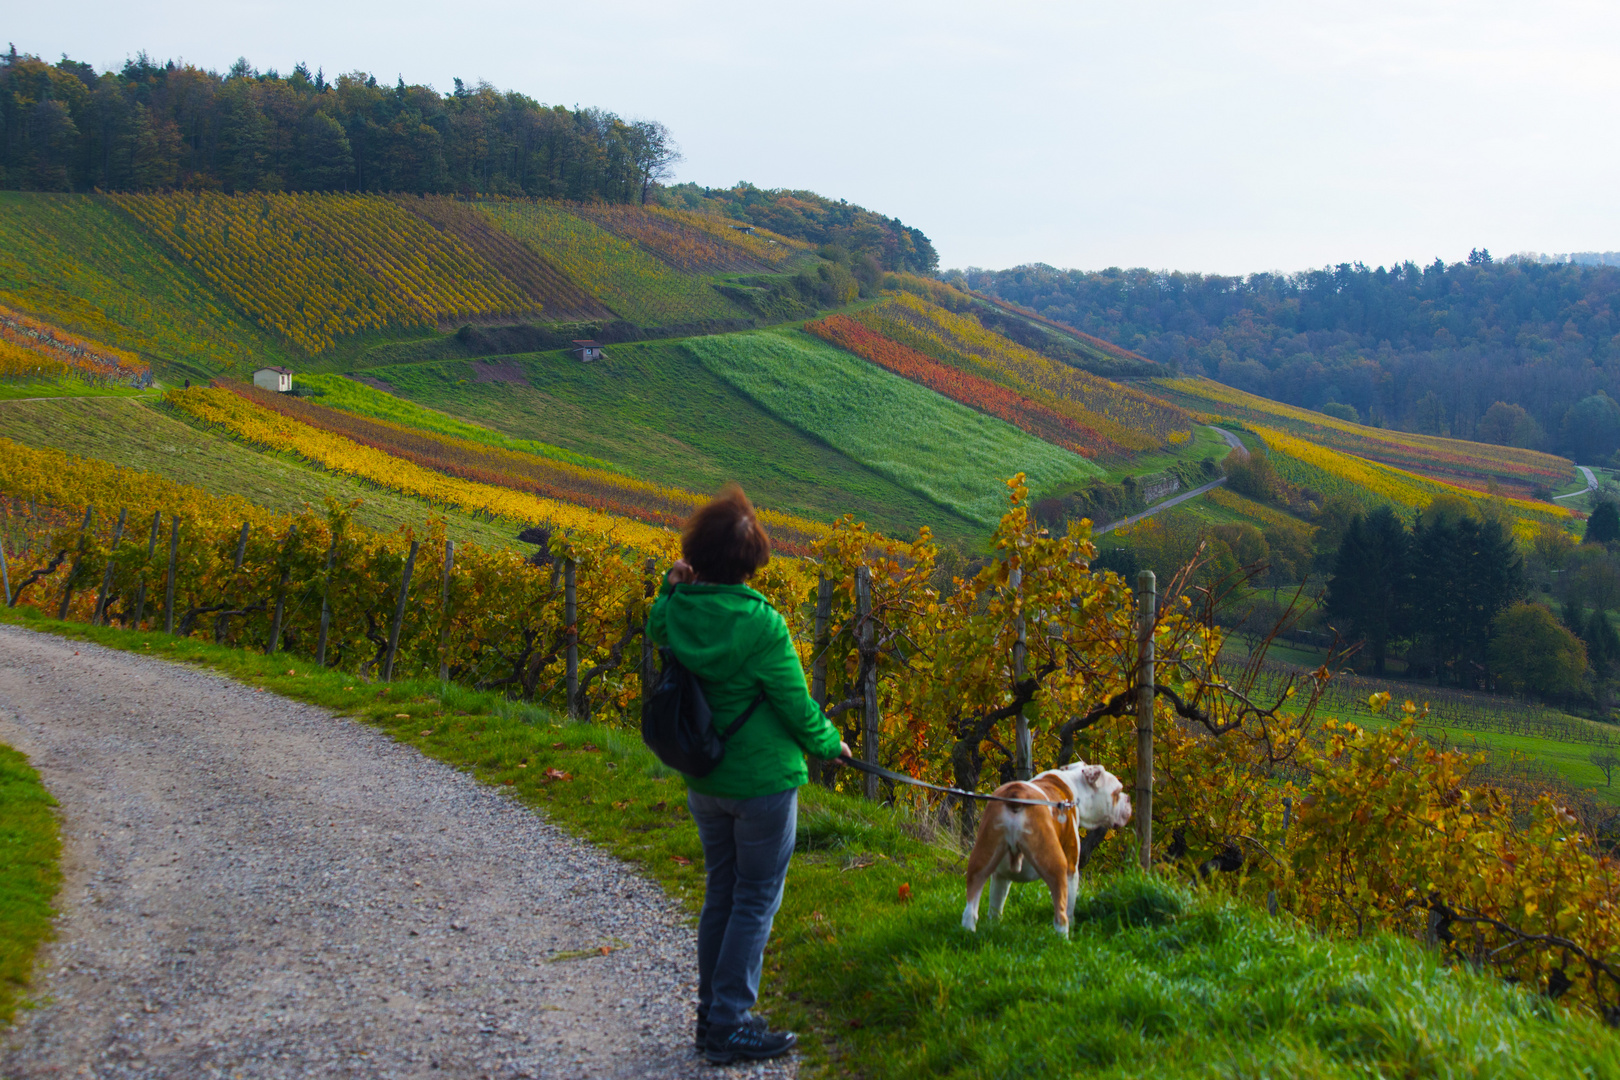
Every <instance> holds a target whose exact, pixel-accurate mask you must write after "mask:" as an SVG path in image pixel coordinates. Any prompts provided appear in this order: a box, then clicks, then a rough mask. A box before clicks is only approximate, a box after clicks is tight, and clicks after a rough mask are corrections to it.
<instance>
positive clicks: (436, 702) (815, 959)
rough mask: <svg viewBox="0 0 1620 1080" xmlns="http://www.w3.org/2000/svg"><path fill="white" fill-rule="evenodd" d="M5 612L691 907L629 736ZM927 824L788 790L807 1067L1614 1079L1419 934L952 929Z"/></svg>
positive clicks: (1580, 1020)
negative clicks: (411, 772)
mask: <svg viewBox="0 0 1620 1080" xmlns="http://www.w3.org/2000/svg"><path fill="white" fill-rule="evenodd" d="M4 616H5V618H6V619H7V621H11V622H18V623H23V624H25V625H31V626H34V627H36V628H38V629H41V630H48V631H51V632H54V633H59V634H64V635H67V636H71V637H75V638H79V639H85V640H92V641H97V642H100V643H102V644H105V645H109V646H112V647H116V648H122V649H126V650H129V651H133V652H138V653H145V654H148V655H157V656H161V657H164V658H166V659H173V660H177V661H182V662H188V663H194V664H200V665H206V666H209V667H212V668H214V669H216V670H219V671H221V672H222V673H224V674H226V675H229V676H231V677H234V678H237V679H240V680H242V681H244V682H247V683H250V684H252V685H255V686H262V687H263V688H265V689H266V690H269V691H273V692H275V693H280V694H283V695H285V696H287V697H291V698H296V699H299V700H303V701H308V702H312V703H315V704H319V705H322V706H325V707H328V708H331V709H333V710H335V711H337V712H340V713H345V714H348V715H351V716H355V717H357V718H359V719H361V720H363V721H365V722H367V723H370V724H374V725H377V726H379V727H381V728H383V729H385V730H387V731H388V732H389V733H391V734H392V735H393V737H394V738H396V739H398V740H400V741H401V742H406V743H409V744H411V745H413V746H416V747H417V748H419V749H420V750H421V751H422V752H423V753H425V754H428V755H430V756H432V757H436V758H439V759H441V760H444V761H447V762H449V763H451V764H453V765H456V766H457V767H460V768H462V769H465V770H467V771H469V772H472V773H473V774H475V775H476V776H477V777H478V778H479V779H480V780H482V781H484V782H486V783H491V784H499V785H504V786H508V787H510V788H511V789H512V790H513V792H514V794H515V795H516V796H517V797H518V798H519V799H521V800H523V801H524V802H526V803H528V804H529V805H531V806H535V807H537V808H540V809H542V810H543V811H544V812H545V813H546V814H547V815H548V816H550V817H551V818H552V819H553V820H555V821H556V822H558V823H559V824H561V825H563V826H564V827H566V828H568V829H570V830H572V831H573V832H574V833H576V834H577V835H579V836H582V837H584V838H586V839H589V840H591V841H593V842H595V843H598V844H600V845H602V846H603V847H605V848H607V849H608V850H610V851H612V852H613V853H615V854H616V855H619V856H620V857H622V858H625V859H628V860H630V861H632V862H635V863H636V864H638V865H639V866H640V867H641V868H642V869H643V870H644V871H645V872H646V873H647V874H648V875H649V876H651V877H653V878H655V879H656V880H658V881H659V882H661V883H662V884H663V885H664V887H665V888H666V889H667V890H668V891H669V893H670V895H672V896H673V897H675V898H676V899H677V900H679V901H680V902H681V903H683V904H684V905H685V906H686V907H687V908H688V910H692V911H695V910H696V909H697V907H698V905H699V904H700V902H701V897H702V891H703V879H702V853H701V850H700V848H699V845H698V841H697V836H696V832H695V830H694V829H693V827H692V825H691V822H690V820H689V818H688V817H687V815H686V813H685V808H684V805H683V802H684V799H683V796H684V788H683V785H682V783H681V781H680V779H679V777H677V776H673V775H671V774H670V773H669V772H668V770H666V769H664V768H663V767H662V766H660V765H659V764H658V763H657V762H656V761H655V760H654V759H653V758H652V757H651V756H650V755H649V754H648V753H647V752H646V751H645V750H644V749H643V748H642V747H641V745H640V741H639V739H638V738H637V736H636V735H635V734H634V733H631V732H624V731H618V730H612V729H608V728H604V727H600V726H594V725H588V724H571V723H567V722H564V721H562V720H560V719H559V718H557V717H556V716H554V715H553V714H551V713H550V712H548V711H546V710H544V709H539V708H534V707H532V706H526V705H521V704H515V703H511V702H507V701H504V700H502V699H500V698H498V697H496V696H495V695H492V694H484V693H476V692H473V691H470V690H466V689H462V688H459V687H453V686H450V687H447V686H444V685H442V684H439V683H436V682H406V683H396V684H394V685H392V686H384V687H378V686H375V685H367V684H364V683H360V682H358V681H356V680H354V679H353V678H352V677H351V676H349V675H346V674H344V673H341V672H333V671H325V670H321V669H317V668H315V667H314V666H313V665H312V664H310V663H308V662H306V661H304V660H301V659H296V658H289V657H287V656H277V657H265V656H261V655H257V654H252V653H246V652H239V651H234V650H228V649H223V648H218V647H216V646H213V645H208V644H202V643H199V642H195V641H189V640H179V639H173V638H166V637H164V636H163V635H162V634H152V633H141V632H134V631H122V630H108V629H95V628H91V627H88V626H85V625H82V624H76V623H74V624H68V623H58V622H55V621H53V620H48V619H44V618H40V617H38V616H37V615H36V614H35V613H32V612H29V611H23V612H14V611H8V612H5V613H4ZM928 834H929V830H928V829H926V828H925V827H923V826H922V824H921V823H920V822H918V821H916V820H915V819H912V818H909V817H907V816H906V815H904V814H902V813H897V812H893V811H889V810H885V809H882V808H880V807H875V806H872V805H869V804H865V803H861V802H859V801H856V800H852V799H849V798H847V797H844V796H839V795H834V794H830V793H828V792H825V791H823V790H821V789H819V788H816V787H814V786H812V787H809V788H806V789H805V790H804V792H803V801H802V805H801V810H800V834H799V854H798V856H797V857H796V859H795V860H794V865H793V869H792V871H791V873H790V876H789V882H788V888H787V894H786V900H785V903H784V905H783V907H782V911H781V913H780V915H779V916H778V918H777V923H776V934H775V936H774V938H773V941H772V944H771V948H770V951H769V952H768V953H767V956H766V976H765V981H764V998H763V1007H764V1008H765V1010H766V1011H767V1012H768V1013H769V1015H770V1016H771V1018H772V1020H773V1021H774V1022H775V1023H777V1024H783V1025H790V1026H793V1027H795V1028H796V1029H797V1030H799V1031H800V1032H801V1033H803V1034H804V1036H805V1038H804V1048H805V1057H806V1064H807V1065H808V1066H809V1068H808V1069H807V1073H815V1072H820V1073H822V1074H829V1073H830V1074H846V1075H859V1076H868V1077H879V1076H913V1075H926V1076H940V1077H961V1078H968V1077H1002V1076H1026V1075H1046V1074H1049V1073H1055V1074H1056V1075H1070V1074H1080V1073H1084V1074H1085V1075H1087V1076H1088V1077H1102V1078H1106V1077H1120V1078H1123V1077H1136V1076H1142V1075H1148V1074H1149V1073H1151V1075H1153V1076H1155V1077H1168V1078H1178V1077H1189V1078H1190V1077H1216V1076H1222V1077H1228V1076H1242V1077H1259V1076H1289V1077H1351V1076H1402V1077H1427V1076H1503V1077H1531V1076H1542V1075H1547V1069H1548V1067H1549V1063H1551V1062H1557V1061H1562V1062H1563V1063H1564V1064H1563V1065H1562V1066H1559V1067H1558V1070H1559V1072H1560V1073H1561V1074H1562V1075H1571V1076H1576V1075H1579V1076H1591V1077H1617V1076H1620V1039H1616V1037H1615V1036H1614V1035H1613V1034H1612V1033H1610V1032H1607V1031H1605V1030H1604V1029H1602V1028H1601V1027H1600V1026H1599V1025H1598V1024H1597V1023H1596V1022H1595V1021H1593V1020H1592V1019H1591V1018H1589V1017H1586V1016H1584V1015H1579V1014H1570V1013H1567V1012H1565V1011H1564V1010H1562V1009H1561V1008H1560V1007H1558V1006H1555V1005H1553V1004H1551V1003H1550V1002H1548V1001H1546V999H1544V998H1538V997H1534V996H1532V995H1529V994H1527V993H1525V992H1523V991H1521V990H1518V989H1515V988H1513V987H1510V986H1507V985H1505V984H1503V983H1501V982H1499V981H1496V980H1492V979H1488V978H1482V977H1478V976H1475V975H1473V974H1470V973H1468V972H1462V971H1456V970H1452V969H1447V968H1443V967H1441V966H1439V965H1438V964H1437V963H1436V962H1435V961H1434V959H1433V958H1432V957H1431V956H1430V955H1429V954H1427V953H1425V952H1423V951H1422V950H1420V949H1419V948H1418V947H1417V946H1415V945H1413V944H1411V943H1409V942H1404V941H1399V940H1396V939H1393V938H1387V937H1377V938H1373V939H1369V940H1365V941H1359V942H1352V941H1330V940H1325V939H1323V938H1321V937H1319V936H1317V935H1315V934H1312V933H1310V932H1309V931H1307V930H1304V929H1302V928H1300V927H1298V926H1295V925H1294V924H1292V923H1291V922H1290V921H1289V920H1287V919H1286V918H1271V917H1268V916H1266V915H1264V914H1262V913H1260V912H1258V911H1256V910H1253V909H1250V908H1247V907H1243V906H1239V905H1235V904H1232V903H1230V902H1228V901H1226V900H1223V899H1220V898H1218V897H1215V896H1211V895H1209V894H1207V893H1203V892H1200V891H1196V890H1192V889H1189V888H1186V887H1183V886H1180V885H1176V884H1171V883H1168V882H1165V881H1161V880H1149V879H1145V878H1141V877H1137V876H1132V875H1119V876H1113V877H1102V876H1096V877H1093V878H1091V879H1089V880H1087V881H1086V882H1085V883H1084V884H1083V885H1082V890H1083V892H1082V895H1081V898H1080V904H1079V909H1078V916H1077V920H1076V928H1075V932H1074V939H1073V940H1070V941H1068V942H1064V941H1060V940H1059V939H1057V938H1056V937H1055V935H1053V934H1052V932H1051V930H1050V926H1049V921H1050V908H1049V904H1048V902H1047V900H1046V898H1045V891H1044V889H1041V888H1040V887H1039V886H1024V887H1021V888H1019V889H1017V890H1015V891H1014V894H1013V897H1012V899H1011V901H1010V902H1009V904H1008V909H1007V914H1006V917H1005V919H1004V921H1003V922H1002V923H1000V924H993V923H988V922H986V923H981V926H980V931H979V933H978V934H976V935H968V934H966V933H965V932H964V931H962V929H961V927H960V925H959V921H958V920H959V915H960V910H961V903H962V880H961V870H962V862H961V858H960V855H959V853H958V852H957V850H956V848H955V846H954V845H953V844H951V843H949V842H944V841H938V840H932V841H931V840H929V839H927V836H928ZM1115 842H1119V841H1115Z"/></svg>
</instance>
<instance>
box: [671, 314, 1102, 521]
mask: <svg viewBox="0 0 1620 1080" xmlns="http://www.w3.org/2000/svg"><path fill="white" fill-rule="evenodd" d="M685 347H686V349H687V350H688V351H689V352H690V353H692V355H694V356H696V357H697V358H698V359H699V360H700V361H701V362H702V363H703V366H704V367H706V368H708V369H709V370H710V371H712V372H713V373H714V374H716V375H718V376H719V377H721V378H723V379H725V380H726V381H727V382H729V383H731V384H732V385H733V386H735V387H737V388H738V389H739V390H741V391H742V392H743V393H745V394H747V395H748V396H749V397H751V398H753V399H754V400H755V401H756V402H758V403H759V404H760V406H761V407H762V408H764V409H766V410H767V411H769V412H771V413H772V414H774V415H776V416H778V417H780V418H782V419H783V420H784V421H786V422H788V423H790V424H792V425H793V426H794V427H796V428H798V429H799V430H800V431H803V432H805V433H806V434H808V435H811V436H813V437H815V438H819V439H822V440H824V441H826V442H827V443H828V444H829V445H831V446H833V447H835V448H837V449H839V450H841V451H843V452H844V453H845V454H848V455H849V456H850V457H851V458H854V459H855V460H856V461H859V462H861V463H862V464H864V465H866V466H867V467H868V468H870V469H872V470H873V471H874V472H877V473H880V474H882V475H884V476H886V477H888V478H889V479H890V480H892V481H894V482H895V483H896V484H898V485H900V486H902V487H904V488H906V489H907V490H909V491H913V492H916V493H917V494H918V495H921V496H922V497H924V498H926V499H928V500H930V501H932V502H934V503H935V504H937V505H939V506H941V507H944V508H946V509H948V510H951V511H952V512H954V513H956V514H959V515H961V516H962V517H965V518H968V519H970V520H973V521H977V522H979V523H980V524H982V525H991V526H993V525H995V523H996V522H997V521H999V520H1000V519H1001V515H1002V514H1003V513H1005V512H1006V508H1007V488H1006V484H1005V483H1004V481H1006V480H1007V479H1008V478H1009V477H1011V476H1012V475H1013V474H1014V473H1019V472H1022V473H1024V474H1025V475H1026V476H1027V478H1028V480H1029V486H1030V490H1031V491H1032V492H1033V493H1035V494H1036V495H1039V494H1040V493H1043V492H1046V491H1049V490H1051V489H1053V488H1056V487H1059V486H1061V485H1064V484H1073V483H1078V482H1080V481H1082V480H1084V479H1086V478H1088V477H1091V476H1097V475H1100V474H1101V472H1102V470H1101V469H1100V468H1099V467H1098V466H1096V465H1094V464H1092V463H1091V462H1089V461H1087V460H1086V459H1085V458H1082V457H1081V456H1079V455H1078V454H1075V453H1072V452H1070V451H1068V450H1063V449H1060V448H1059V447H1056V446H1053V445H1051V444H1050V443H1046V442H1042V441H1041V440H1039V439H1037V438H1035V437H1034V436H1032V435H1029V434H1026V433H1025V432H1023V431H1020V430H1019V429H1017V428H1015V427H1013V426H1012V425H1011V424H1008V423H1006V422H1005V421H1002V420H997V419H995V418H994V417H989V416H986V415H984V414H983V413H980V412H976V411H974V410H973V409H970V408H968V407H967V406H965V405H959V404H957V403H956V402H954V401H951V400H950V399H949V398H946V397H944V396H943V395H940V394H937V393H935V392H934V391H932V390H929V389H927V388H926V387H923V386H919V385H917V384H916V383H913V382H911V381H909V380H907V379H904V378H902V377H900V376H899V375H895V374H892V373H891V372H888V371H885V370H883V369H882V368H879V367H877V366H876V365H875V364H870V363H867V362H866V361H864V360H862V359H860V358H859V357H857V356H853V355H851V354H850V353H847V352H844V351H843V350H842V349H838V348H835V347H834V346H832V345H828V344H826V343H824V342H822V341H821V340H820V339H818V338H814V337H811V336H810V335H808V334H805V333H802V332H800V331H798V330H793V329H784V330H768V331H761V332H758V333H752V334H727V335H724V336H720V337H709V338H692V339H688V340H687V342H686V343H685Z"/></svg>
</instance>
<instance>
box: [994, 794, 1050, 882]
mask: <svg viewBox="0 0 1620 1080" xmlns="http://www.w3.org/2000/svg"><path fill="white" fill-rule="evenodd" d="M996 794H998V795H1004V796H1006V797H1007V798H1010V799H1044V798H1045V797H1046V793H1045V792H1043V791H1042V790H1041V789H1040V788H1038V787H1036V786H1035V785H1033V784H1025V783H1021V782H1014V783H1011V784H1003V785H1002V786H1001V787H999V788H997V789H996ZM1001 807H1002V809H1003V810H1006V811H1007V813H1005V814H1003V815H1002V817H1001V837H1002V842H1003V843H1005V844H1006V845H1007V860H1008V861H1007V867H1008V869H1009V870H1011V871H1012V872H1013V873H1015V874H1018V873H1022V872H1023V869H1024V848H1023V843H1022V841H1023V839H1024V826H1025V824H1027V823H1028V821H1029V815H1028V814H1027V813H1025V811H1026V810H1031V809H1034V808H1033V807H1029V806H1025V805H1023V804H1022V803H1015V802H1008V803H1002V804H1001Z"/></svg>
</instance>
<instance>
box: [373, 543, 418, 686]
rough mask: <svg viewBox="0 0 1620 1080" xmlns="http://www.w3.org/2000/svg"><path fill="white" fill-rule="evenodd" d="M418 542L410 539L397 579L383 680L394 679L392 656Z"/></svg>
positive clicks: (397, 638)
mask: <svg viewBox="0 0 1620 1080" xmlns="http://www.w3.org/2000/svg"><path fill="white" fill-rule="evenodd" d="M419 546H420V542H419V541H416V540H412V541H411V552H410V554H409V555H407V556H405V573H404V574H403V575H402V576H401V577H400V579H399V603H398V604H397V605H395V607H394V625H393V626H392V627H391V628H390V629H389V631H388V657H387V659H385V660H384V661H383V676H382V677H383V682H393V681H394V656H395V654H396V653H398V652H399V631H400V627H402V626H404V625H405V600H406V598H407V597H408V596H409V595H410V591H411V574H412V572H413V571H415V570H416V549H417V548H418V547H419Z"/></svg>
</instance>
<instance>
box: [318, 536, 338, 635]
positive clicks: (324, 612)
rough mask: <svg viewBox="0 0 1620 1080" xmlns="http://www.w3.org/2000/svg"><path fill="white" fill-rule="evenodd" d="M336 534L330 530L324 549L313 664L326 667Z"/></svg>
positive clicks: (330, 624) (330, 627) (330, 625)
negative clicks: (329, 539) (318, 629)
mask: <svg viewBox="0 0 1620 1080" xmlns="http://www.w3.org/2000/svg"><path fill="white" fill-rule="evenodd" d="M337 545H338V534H337V530H336V529H333V530H332V543H331V544H330V545H328V546H327V549H326V581H325V582H324V583H323V584H322V586H321V634H320V638H319V640H317V641H316V643H315V663H316V665H317V666H319V667H325V666H326V636H327V634H328V633H330V632H331V629H332V559H333V558H334V557H335V556H336V555H337Z"/></svg>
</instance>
